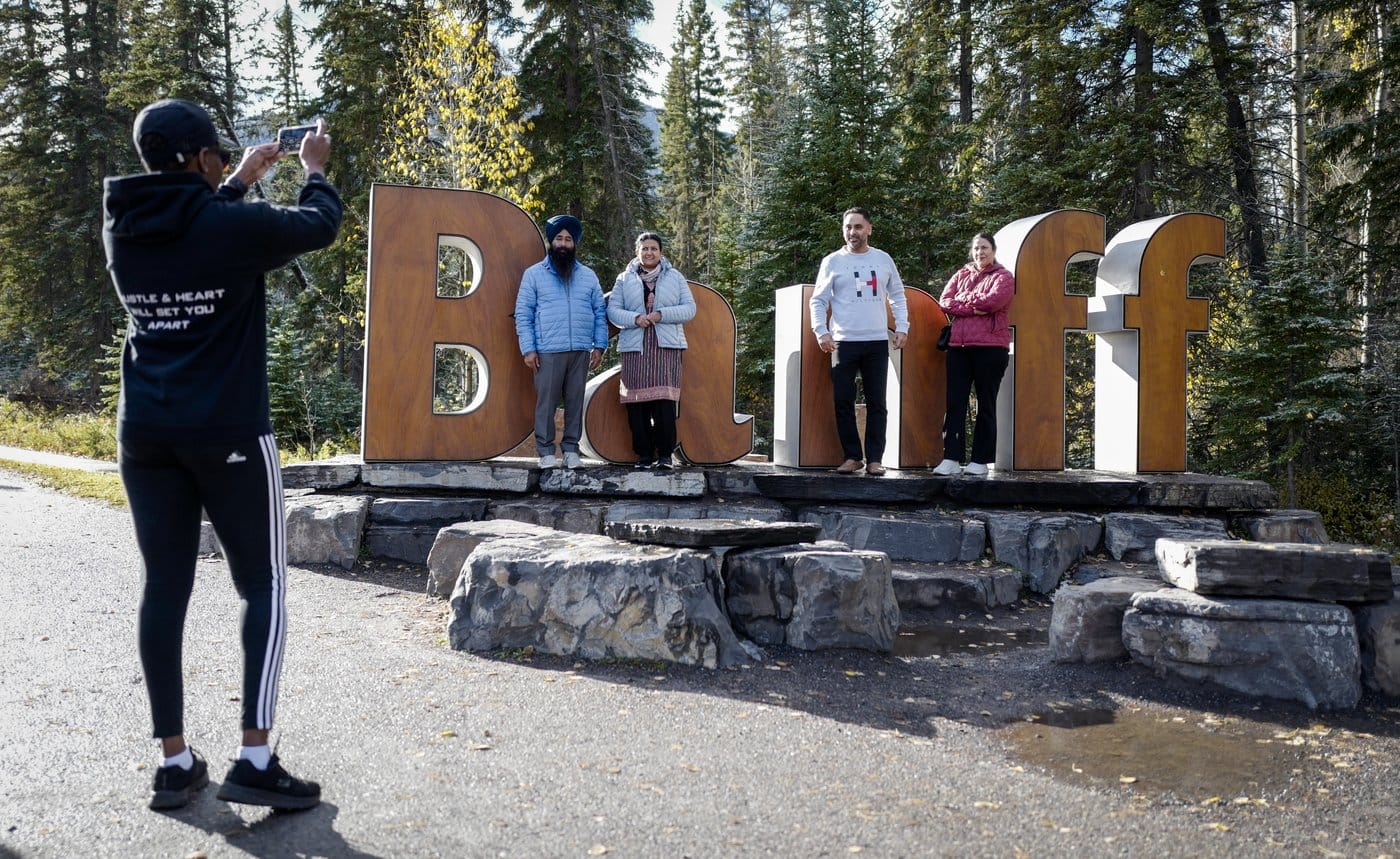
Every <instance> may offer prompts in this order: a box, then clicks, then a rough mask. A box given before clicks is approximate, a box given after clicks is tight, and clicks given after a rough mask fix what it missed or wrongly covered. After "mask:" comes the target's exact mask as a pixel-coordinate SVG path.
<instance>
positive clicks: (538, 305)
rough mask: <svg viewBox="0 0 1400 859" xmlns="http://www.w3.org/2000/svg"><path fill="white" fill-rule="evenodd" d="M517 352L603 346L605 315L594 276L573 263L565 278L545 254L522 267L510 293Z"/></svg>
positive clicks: (600, 287)
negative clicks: (515, 289) (516, 291)
mask: <svg viewBox="0 0 1400 859" xmlns="http://www.w3.org/2000/svg"><path fill="white" fill-rule="evenodd" d="M515 334H516V337H518V338H519V339H520V354H521V355H529V354H530V353H531V352H575V351H578V352H586V351H588V350H590V349H606V348H608V315H607V311H606V309H605V308H604V305H603V287H602V286H601V285H600V284H599V283H598V275H596V274H594V273H593V269H591V268H589V267H588V266H586V265H584V264H583V263H579V262H576V263H574V271H573V274H572V275H570V277H569V280H568V283H567V284H566V283H565V282H564V279H563V278H562V277H560V276H559V273H558V272H557V271H555V270H554V266H553V264H552V263H550V261H549V257H545V258H544V259H543V260H541V261H540V262H537V263H535V264H534V265H532V266H530V267H529V268H527V269H525V274H524V275H523V276H522V277H521V278H520V292H519V294H517V295H516V297H515Z"/></svg>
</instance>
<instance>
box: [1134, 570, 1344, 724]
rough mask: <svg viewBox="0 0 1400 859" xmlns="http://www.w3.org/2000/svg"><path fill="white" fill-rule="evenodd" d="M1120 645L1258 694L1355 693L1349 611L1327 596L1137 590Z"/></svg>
mask: <svg viewBox="0 0 1400 859" xmlns="http://www.w3.org/2000/svg"><path fill="white" fill-rule="evenodd" d="M1123 645H1124V647H1126V648H1127V650H1128V653H1129V654H1130V655H1131V656H1132V657H1133V659H1134V660H1135V661H1137V662H1140V663H1142V664H1143V665H1146V666H1148V667H1149V668H1151V669H1153V670H1154V671H1155V672H1157V674H1159V675H1161V676H1174V677H1180V678H1185V679H1188V680H1196V681H1210V682H1213V683H1216V684H1219V685H1221V686H1224V687H1225V688H1227V689H1233V690H1234V691H1236V692H1240V693H1243V694H1245V695H1249V696H1252V697H1260V698H1283V699H1286V700H1290V701H1300V702H1302V703H1303V704H1305V705H1307V706H1308V707H1311V708H1312V709H1314V710H1316V709H1319V708H1321V709H1345V708H1348V707H1354V706H1356V703H1357V701H1358V700H1360V698H1361V660H1360V652H1359V647H1358V643H1357V637H1356V624H1355V622H1354V621H1353V619H1352V614H1351V612H1350V611H1349V610H1348V609H1346V608H1345V607H1343V606H1339V605H1332V604H1330V603H1318V602H1302V601H1298V600H1276V599H1239V598H1234V597H1207V596H1202V595H1200V594H1194V593H1191V592H1190V591H1184V590H1181V589H1179V588H1171V589H1168V590H1163V591H1154V592H1152V593H1140V594H1138V595H1137V596H1135V597H1133V598H1132V602H1131V604H1130V606H1129V608H1128V610H1127V612H1126V613H1125V614H1124V615H1123Z"/></svg>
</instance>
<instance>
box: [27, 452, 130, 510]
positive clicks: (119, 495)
mask: <svg viewBox="0 0 1400 859" xmlns="http://www.w3.org/2000/svg"><path fill="white" fill-rule="evenodd" d="M0 467H3V468H5V469H6V470H8V471H17V472H19V473H20V474H24V475H27V476H29V477H31V478H33V479H34V481H35V482H36V483H38V484H39V485H40V486H47V487H48V488H49V489H55V490H57V491H59V492H62V493H64V494H65V495H75V496H77V497H79V498H94V499H96V500H98V501H105V502H107V503H108V504H111V505H113V506H115V507H125V506H126V490H125V489H123V488H122V479H121V476H120V475H118V474H117V473H115V472H111V471H81V470H79V469H74V468H58V467H56V466H52V465H35V464H34V463H31V462H15V461H13V460H9V459H0Z"/></svg>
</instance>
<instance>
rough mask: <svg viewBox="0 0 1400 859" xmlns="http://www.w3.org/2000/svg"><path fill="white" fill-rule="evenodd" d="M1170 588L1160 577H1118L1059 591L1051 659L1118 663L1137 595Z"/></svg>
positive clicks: (1052, 626)
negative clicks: (1125, 626)
mask: <svg viewBox="0 0 1400 859" xmlns="http://www.w3.org/2000/svg"><path fill="white" fill-rule="evenodd" d="M1165 587H1167V585H1165V584H1163V583H1162V582H1161V581H1159V580H1157V579H1149V578H1145V577H1141V576H1114V577H1111V578H1104V579H1098V580H1097V581H1093V582H1090V583H1089V584H1087V585H1068V586H1066V587H1062V588H1060V589H1059V590H1057V591H1055V596H1054V601H1055V608H1054V610H1053V611H1052V612H1051V614H1050V658H1051V659H1053V660H1055V661H1056V662H1117V661H1118V660H1120V659H1127V658H1128V651H1127V649H1126V648H1124V646H1123V614H1124V613H1125V612H1126V611H1127V610H1128V605H1129V604H1130V603H1131V602H1132V599H1133V597H1135V596H1137V595H1138V594H1140V593H1145V592H1148V591H1158V590H1161V589H1163V588H1165Z"/></svg>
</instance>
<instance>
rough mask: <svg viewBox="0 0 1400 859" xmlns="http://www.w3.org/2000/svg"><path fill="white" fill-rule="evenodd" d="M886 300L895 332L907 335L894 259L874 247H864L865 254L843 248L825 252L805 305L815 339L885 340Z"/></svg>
mask: <svg viewBox="0 0 1400 859" xmlns="http://www.w3.org/2000/svg"><path fill="white" fill-rule="evenodd" d="M885 302H889V305H890V310H891V311H893V312H894V330H895V331H896V332H897V333H900V334H907V333H908V332H909V309H908V306H907V305H906V304H905V301H904V282H903V281H902V280H900V279H899V269H897V268H895V265H894V260H892V259H890V255H889V254H887V253H885V252H884V251H882V250H880V249H879V248H872V247H867V248H866V249H865V253H863V254H856V253H851V252H850V251H849V250H847V249H846V248H844V247H843V248H841V249H840V250H839V251H835V252H834V253H829V254H827V255H826V258H825V259H823V260H822V264H821V268H820V269H818V270H817V288H816V289H814V290H813V291H812V300H811V304H810V306H809V309H810V310H811V312H812V331H813V332H814V333H815V334H816V335H817V338H818V339H820V338H821V337H822V336H823V335H825V334H828V333H829V334H831V336H832V339H834V340H835V341H836V342H838V343H858V342H862V341H870V340H885V339H887V338H888V336H889V325H888V322H889V317H888V316H887V314H886V313H885ZM828 307H829V308H831V326H830V329H828V327H827V319H826V311H827V308H828Z"/></svg>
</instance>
